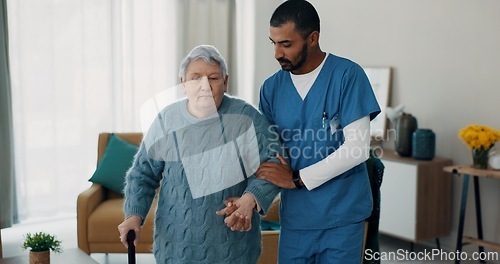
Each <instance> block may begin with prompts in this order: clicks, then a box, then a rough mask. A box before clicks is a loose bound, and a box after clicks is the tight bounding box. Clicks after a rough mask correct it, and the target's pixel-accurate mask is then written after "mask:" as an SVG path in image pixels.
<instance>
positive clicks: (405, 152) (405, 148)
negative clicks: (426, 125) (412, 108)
mask: <svg viewBox="0 0 500 264" xmlns="http://www.w3.org/2000/svg"><path fill="white" fill-rule="evenodd" d="M417 127H418V126H417V119H416V118H415V117H414V116H412V115H411V114H407V113H403V114H402V115H400V116H399V117H398V119H397V120H396V141H395V144H396V146H395V147H396V152H397V153H398V154H399V155H400V156H404V157H409V156H411V147H412V135H413V132H415V130H416V129H417Z"/></svg>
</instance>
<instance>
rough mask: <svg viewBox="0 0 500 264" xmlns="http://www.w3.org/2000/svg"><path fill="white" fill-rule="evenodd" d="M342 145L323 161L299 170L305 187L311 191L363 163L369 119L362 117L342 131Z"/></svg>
mask: <svg viewBox="0 0 500 264" xmlns="http://www.w3.org/2000/svg"><path fill="white" fill-rule="evenodd" d="M343 132H344V139H345V140H344V143H343V144H342V145H341V146H340V147H339V148H338V149H337V150H335V151H334V152H333V153H332V154H330V155H328V157H326V158H325V159H323V160H321V161H318V162H316V163H315V164H313V165H310V166H309V167H306V168H303V169H301V170H300V177H301V179H302V182H303V183H304V185H305V187H306V188H307V189H308V190H312V189H314V188H316V187H318V186H320V185H322V184H323V183H325V182H327V181H329V180H331V179H333V178H335V177H337V176H338V175H340V174H342V173H344V172H346V171H347V170H349V169H351V168H352V167H354V166H356V165H358V164H360V163H361V162H364V161H366V160H367V159H368V157H369V155H370V117H369V116H365V117H362V118H360V119H358V120H356V121H354V122H352V123H350V124H349V125H347V126H346V127H345V128H344V129H343Z"/></svg>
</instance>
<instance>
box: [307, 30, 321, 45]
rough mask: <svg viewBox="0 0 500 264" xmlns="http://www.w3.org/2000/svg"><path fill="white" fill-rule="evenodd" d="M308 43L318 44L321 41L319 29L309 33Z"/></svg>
mask: <svg viewBox="0 0 500 264" xmlns="http://www.w3.org/2000/svg"><path fill="white" fill-rule="evenodd" d="M308 43H309V45H310V46H317V45H318V43H319V32H318V31H313V32H312V33H311V34H310V35H309V39H308Z"/></svg>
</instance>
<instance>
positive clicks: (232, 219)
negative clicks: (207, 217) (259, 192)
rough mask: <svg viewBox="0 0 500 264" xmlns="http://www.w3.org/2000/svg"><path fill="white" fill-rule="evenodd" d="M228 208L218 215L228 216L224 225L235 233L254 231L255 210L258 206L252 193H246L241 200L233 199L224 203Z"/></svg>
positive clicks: (218, 212)
mask: <svg viewBox="0 0 500 264" xmlns="http://www.w3.org/2000/svg"><path fill="white" fill-rule="evenodd" d="M224 204H225V205H226V207H225V208H224V209H222V210H220V211H217V212H216V213H217V215H226V218H225V219H224V223H226V225H227V227H229V228H231V230H233V231H242V232H243V231H249V230H250V229H252V216H253V210H254V208H255V206H256V205H257V202H256V201H255V198H254V197H253V195H251V194H250V193H245V194H244V195H243V196H241V197H240V198H237V197H231V198H229V199H227V200H226V201H224Z"/></svg>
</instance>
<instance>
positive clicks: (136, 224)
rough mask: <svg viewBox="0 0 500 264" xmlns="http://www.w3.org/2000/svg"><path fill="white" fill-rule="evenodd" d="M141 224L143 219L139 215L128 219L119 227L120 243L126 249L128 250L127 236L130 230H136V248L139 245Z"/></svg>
mask: <svg viewBox="0 0 500 264" xmlns="http://www.w3.org/2000/svg"><path fill="white" fill-rule="evenodd" d="M141 222H142V218H141V217H140V216H138V215H131V216H129V217H127V219H125V220H124V221H123V222H122V223H121V224H119V225H118V232H120V241H121V242H122V244H123V245H125V247H126V248H128V243H127V234H128V231H129V230H134V232H135V240H134V246H137V243H139V237H140V235H141Z"/></svg>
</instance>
